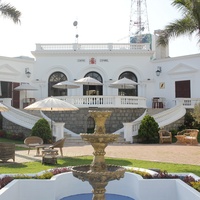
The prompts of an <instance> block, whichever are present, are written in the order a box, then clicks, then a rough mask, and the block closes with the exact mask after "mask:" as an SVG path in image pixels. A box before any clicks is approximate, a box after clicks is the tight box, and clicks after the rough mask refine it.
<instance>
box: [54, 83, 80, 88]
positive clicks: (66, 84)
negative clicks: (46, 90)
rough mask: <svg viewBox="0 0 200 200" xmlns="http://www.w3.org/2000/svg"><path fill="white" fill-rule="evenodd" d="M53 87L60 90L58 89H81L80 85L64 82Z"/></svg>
mask: <svg viewBox="0 0 200 200" xmlns="http://www.w3.org/2000/svg"><path fill="white" fill-rule="evenodd" d="M53 87H54V88H58V89H74V88H79V87H80V85H77V84H75V83H72V82H70V81H62V82H60V83H57V84H55V85H53Z"/></svg>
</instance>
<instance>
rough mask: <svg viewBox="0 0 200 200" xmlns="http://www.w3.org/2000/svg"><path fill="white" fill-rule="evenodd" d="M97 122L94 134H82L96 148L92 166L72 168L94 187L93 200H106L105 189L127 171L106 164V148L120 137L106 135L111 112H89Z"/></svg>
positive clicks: (75, 174) (74, 173)
mask: <svg viewBox="0 0 200 200" xmlns="http://www.w3.org/2000/svg"><path fill="white" fill-rule="evenodd" d="M89 112H90V115H91V117H93V118H94V120H95V130H94V134H81V137H82V139H83V140H84V141H87V142H89V143H90V144H91V145H92V147H93V148H94V152H93V155H94V157H93V161H92V163H91V165H84V166H77V167H73V168H72V172H73V175H74V176H75V177H77V178H79V179H81V180H82V181H88V182H89V183H90V185H91V186H92V187H93V190H92V192H93V200H105V191H106V189H105V187H106V186H107V184H108V182H109V181H112V180H116V179H117V180H119V179H120V178H122V177H123V176H124V173H125V169H124V168H123V167H120V166H115V165H107V164H106V162H105V158H104V156H105V154H106V152H105V148H106V147H107V145H108V143H112V142H114V141H116V140H117V138H118V135H116V134H106V131H105V121H106V119H107V118H108V117H110V115H111V112H110V111H89Z"/></svg>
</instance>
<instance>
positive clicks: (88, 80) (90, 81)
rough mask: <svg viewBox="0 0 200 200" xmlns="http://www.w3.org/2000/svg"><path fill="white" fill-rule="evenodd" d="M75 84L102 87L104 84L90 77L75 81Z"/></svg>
mask: <svg viewBox="0 0 200 200" xmlns="http://www.w3.org/2000/svg"><path fill="white" fill-rule="evenodd" d="M75 83H78V84H82V85H102V83H101V82H100V81H98V80H97V79H95V78H92V77H90V76H88V77H85V78H81V79H79V80H77V81H75Z"/></svg>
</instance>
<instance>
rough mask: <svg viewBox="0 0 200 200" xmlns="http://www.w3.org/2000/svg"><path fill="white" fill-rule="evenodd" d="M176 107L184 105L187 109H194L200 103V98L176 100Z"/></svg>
mask: <svg viewBox="0 0 200 200" xmlns="http://www.w3.org/2000/svg"><path fill="white" fill-rule="evenodd" d="M175 101H176V105H177V104H180V103H181V104H182V105H183V106H184V107H185V108H194V106H195V104H196V103H200V98H176V100H175Z"/></svg>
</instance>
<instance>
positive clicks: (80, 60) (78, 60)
mask: <svg viewBox="0 0 200 200" xmlns="http://www.w3.org/2000/svg"><path fill="white" fill-rule="evenodd" d="M77 62H85V59H77Z"/></svg>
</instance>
